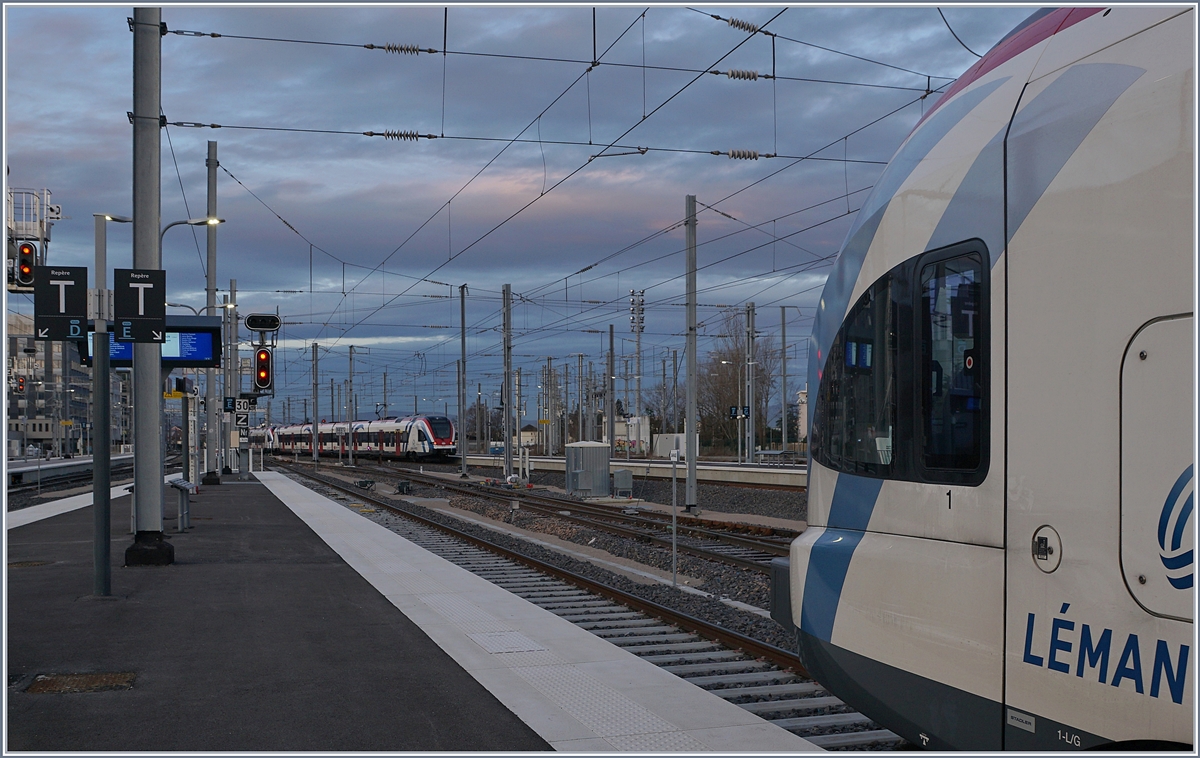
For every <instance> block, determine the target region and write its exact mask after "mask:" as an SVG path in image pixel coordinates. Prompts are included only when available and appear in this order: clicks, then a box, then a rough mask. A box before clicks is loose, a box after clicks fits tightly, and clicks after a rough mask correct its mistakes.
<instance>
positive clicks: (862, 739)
mask: <svg viewBox="0 0 1200 758" xmlns="http://www.w3.org/2000/svg"><path fill="white" fill-rule="evenodd" d="M804 739H806V740H808V741H809V742H811V743H812V744H814V745H816V746H817V747H823V748H826V749H828V748H837V747H866V746H868V745H884V744H888V743H892V744H894V743H898V742H900V735H898V734H896V733H895V732H891V731H888V730H887V729H872V730H870V731H866V732H837V733H836V734H814V735H812V736H810V737H805V738H804Z"/></svg>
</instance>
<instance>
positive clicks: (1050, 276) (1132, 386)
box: [1005, 8, 1195, 750]
mask: <svg viewBox="0 0 1200 758" xmlns="http://www.w3.org/2000/svg"><path fill="white" fill-rule="evenodd" d="M1159 12H1160V13H1162V11H1161V9H1160V10H1159ZM1123 13H1124V14H1131V13H1142V14H1145V13H1146V11H1145V10H1143V9H1136V8H1114V9H1113V10H1112V13H1111V15H1110V16H1109V17H1108V18H1104V17H1097V18H1095V19H1092V20H1089V22H1087V23H1081V24H1080V25H1079V26H1078V28H1077V29H1074V30H1069V31H1067V32H1065V33H1064V34H1062V35H1060V37H1059V38H1056V39H1055V40H1054V44H1052V45H1051V48H1050V51H1049V52H1048V53H1047V56H1046V61H1045V62H1046V63H1047V64H1049V63H1050V62H1051V61H1053V62H1056V63H1062V62H1064V61H1070V63H1069V64H1065V65H1062V66H1059V67H1057V68H1055V67H1053V66H1051V65H1042V66H1039V70H1041V71H1044V75H1043V76H1041V77H1039V78H1037V79H1035V80H1034V81H1032V82H1031V83H1030V84H1029V87H1028V89H1027V91H1026V95H1025V98H1024V103H1023V108H1022V112H1023V113H1028V116H1029V117H1027V118H1021V117H1020V115H1019V116H1018V118H1017V120H1016V121H1015V122H1014V125H1013V130H1012V136H1011V138H1010V155H1011V156H1012V157H1013V158H1014V160H1013V162H1012V164H1011V165H1012V169H1011V171H1010V177H1009V184H1010V187H1012V188H1013V189H1014V196H1013V197H1011V198H1010V203H1009V208H1010V215H1012V214H1020V213H1027V215H1026V216H1025V218H1024V219H1023V223H1021V225H1020V228H1019V230H1018V231H1017V232H1016V234H1014V235H1013V237H1012V240H1011V242H1010V246H1009V254H1008V262H1007V265H1008V276H1009V281H1010V283H1011V289H1010V294H1009V318H1010V328H1011V329H1012V333H1013V334H1014V335H1028V338H1023V339H1014V340H1012V342H1011V345H1010V368H1009V394H1010V398H1012V399H1013V400H1012V402H1013V413H1012V414H1011V416H1010V417H1009V419H1008V426H1009V440H1010V445H1009V451H1008V456H1009V462H1010V467H1011V468H1010V471H1011V472H1012V473H1011V476H1010V478H1009V481H1008V501H1009V520H1008V538H1009V555H1008V561H1009V563H1008V574H1009V580H1008V611H1009V615H1008V620H1007V655H1006V661H1007V669H1006V673H1007V676H1006V687H1007V693H1006V701H1007V711H1006V721H1005V724H1006V725H1005V732H1006V734H1005V738H1006V739H1005V742H1006V746H1007V747H1008V748H1010V749H1024V750H1044V749H1054V748H1060V749H1072V748H1087V747H1089V746H1092V745H1096V744H1102V743H1105V742H1109V741H1122V740H1159V741H1164V742H1175V743H1182V744H1191V743H1192V734H1193V713H1194V711H1193V708H1194V704H1193V700H1192V697H1193V694H1192V693H1193V689H1194V681H1195V674H1194V671H1195V653H1194V651H1193V650H1192V649H1191V646H1192V635H1193V630H1192V623H1191V609H1192V606H1193V592H1194V590H1193V589H1192V587H1191V575H1192V568H1191V565H1190V562H1191V561H1190V556H1191V554H1190V552H1188V553H1186V556H1185V555H1184V552H1183V551H1184V550H1190V549H1191V545H1192V544H1193V541H1194V537H1193V527H1192V526H1191V524H1192V523H1193V522H1194V519H1193V518H1191V515H1190V513H1184V512H1183V511H1184V506H1185V504H1186V505H1189V506H1190V503H1191V501H1190V500H1189V499H1188V498H1190V497H1191V496H1190V494H1189V493H1190V491H1191V488H1192V485H1191V472H1192V469H1191V465H1192V462H1193V460H1194V450H1193V446H1192V440H1193V435H1194V429H1193V428H1192V418H1193V408H1192V388H1193V386H1194V377H1193V376H1192V365H1193V360H1194V355H1193V350H1192V334H1193V328H1192V318H1191V317H1190V313H1191V311H1192V298H1193V291H1192V290H1193V286H1192V285H1193V281H1194V271H1193V255H1194V250H1195V247H1194V244H1195V241H1194V239H1193V228H1194V212H1195V205H1194V203H1195V199H1194V195H1193V186H1194V185H1193V180H1194V176H1193V166H1194V158H1193V154H1192V141H1193V139H1194V128H1195V127H1194V123H1193V121H1192V115H1193V112H1194V111H1193V109H1194V104H1193V101H1192V92H1193V88H1194V82H1193V81H1192V77H1193V74H1194V70H1193V67H1192V63H1191V61H1190V59H1189V56H1187V55H1181V54H1180V53H1181V52H1182V51H1188V50H1194V49H1195V39H1194V24H1195V18H1194V15H1195V14H1194V11H1188V12H1182V11H1180V9H1175V13H1176V15H1175V17H1174V18H1172V19H1171V20H1169V21H1166V22H1164V23H1159V24H1157V25H1155V26H1153V27H1152V28H1150V29H1147V30H1146V31H1144V32H1142V33H1140V34H1137V35H1135V36H1132V37H1125V38H1123V39H1121V40H1120V41H1118V42H1116V43H1115V44H1112V45H1110V46H1107V47H1105V48H1104V49H1102V50H1100V51H1099V52H1096V53H1094V54H1091V55H1086V56H1079V55H1074V54H1072V50H1073V49H1075V50H1077V49H1078V48H1079V46H1080V45H1081V44H1083V43H1082V42H1077V41H1076V39H1075V35H1077V34H1078V35H1084V34H1089V33H1091V34H1095V33H1096V32H1094V31H1092V29H1093V28H1099V29H1101V30H1103V29H1104V27H1105V26H1106V25H1107V24H1110V23H1111V22H1112V21H1119V20H1120V19H1119V18H1115V19H1114V18H1113V17H1115V16H1117V15H1118V14H1123ZM1101 33H1103V32H1101ZM1112 36H1119V35H1115V34H1114V35H1112ZM1089 44H1090V43H1089ZM1051 53H1053V54H1051ZM1056 90H1058V92H1057V93H1056ZM1056 96H1057V99H1058V101H1057V102H1056ZM1068 98H1069V99H1070V101H1071V102H1074V103H1076V104H1078V103H1080V102H1082V103H1083V104H1084V105H1090V106H1091V107H1090V109H1087V108H1080V107H1078V105H1077V106H1076V107H1074V108H1073V109H1072V110H1070V111H1064V110H1062V107H1061V104H1060V103H1062V102H1066V101H1067V99H1068ZM1039 101H1044V103H1043V105H1039ZM1110 102H1111V105H1109V103H1110ZM1093 124H1094V126H1093ZM1072 139H1074V140H1078V147H1077V148H1076V149H1075V150H1074V152H1073V153H1072V154H1071V155H1070V157H1069V159H1068V160H1067V161H1066V163H1065V165H1063V167H1062V169H1061V171H1059V172H1058V174H1057V176H1055V177H1054V179H1053V181H1051V182H1050V183H1049V184H1048V186H1046V187H1045V191H1044V192H1043V193H1042V194H1041V195H1040V197H1038V198H1026V197H1021V196H1020V195H1021V192H1022V189H1023V188H1026V187H1030V186H1037V184H1036V182H1037V177H1036V176H1035V175H1033V172H1035V171H1036V170H1038V168H1039V167H1044V166H1045V165H1046V164H1048V163H1053V162H1055V161H1057V160H1059V157H1058V156H1059V155H1060V154H1061V152H1063V144H1064V143H1065V142H1067V141H1068V140H1072ZM1143 353H1144V354H1145V355H1144V357H1143V355H1142V354H1143ZM1188 510H1189V511H1190V508H1188ZM1168 527H1169V528H1168ZM1160 534H1161V535H1162V541H1163V542H1164V543H1166V544H1165V545H1163V544H1160V542H1159V535H1160ZM1039 538H1044V539H1045V540H1046V542H1045V543H1044V544H1043V545H1042V546H1041V548H1040V549H1041V554H1040V556H1039V544H1038V539H1039ZM1172 545H1174V548H1175V550H1174V551H1172V549H1171V548H1172ZM1181 546H1186V547H1184V548H1183V549H1180V548H1181ZM1168 564H1171V565H1168ZM1172 580H1174V584H1172Z"/></svg>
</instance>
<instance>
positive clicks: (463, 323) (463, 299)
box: [458, 284, 479, 479]
mask: <svg viewBox="0 0 1200 758" xmlns="http://www.w3.org/2000/svg"><path fill="white" fill-rule="evenodd" d="M458 323H459V345H460V347H461V350H462V358H461V359H459V362H458V417H459V421H458V426H459V432H458V436H459V440H458V456H459V460H460V463H461V464H462V466H461V471H460V473H459V477H461V478H463V479H466V478H467V433H466V432H467V285H465V284H460V285H459V286H458ZM476 415H479V414H478V412H477V413H476Z"/></svg>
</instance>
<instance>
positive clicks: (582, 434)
mask: <svg viewBox="0 0 1200 758" xmlns="http://www.w3.org/2000/svg"><path fill="white" fill-rule="evenodd" d="M578 383H579V441H580V442H582V441H584V440H585V439H587V434H586V432H585V431H584V428H583V353H580V354H579V381H578Z"/></svg>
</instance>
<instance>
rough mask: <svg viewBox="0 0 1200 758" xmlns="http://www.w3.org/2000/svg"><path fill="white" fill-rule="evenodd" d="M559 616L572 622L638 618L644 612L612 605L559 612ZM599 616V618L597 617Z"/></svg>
mask: <svg viewBox="0 0 1200 758" xmlns="http://www.w3.org/2000/svg"><path fill="white" fill-rule="evenodd" d="M557 615H558V616H559V617H560V618H562V619H564V620H566V621H570V622H571V623H573V624H578V623H581V622H583V623H587V622H588V621H597V620H608V619H612V620H614V621H616V620H618V619H635V618H640V617H642V616H643V615H644V614H642V613H641V612H639V611H630V610H626V609H625V607H624V606H620V605H613V606H611V607H608V608H595V609H593V610H592V611H590V612H588V613H569V612H568V613H559V614H557ZM597 617H599V618H597Z"/></svg>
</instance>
